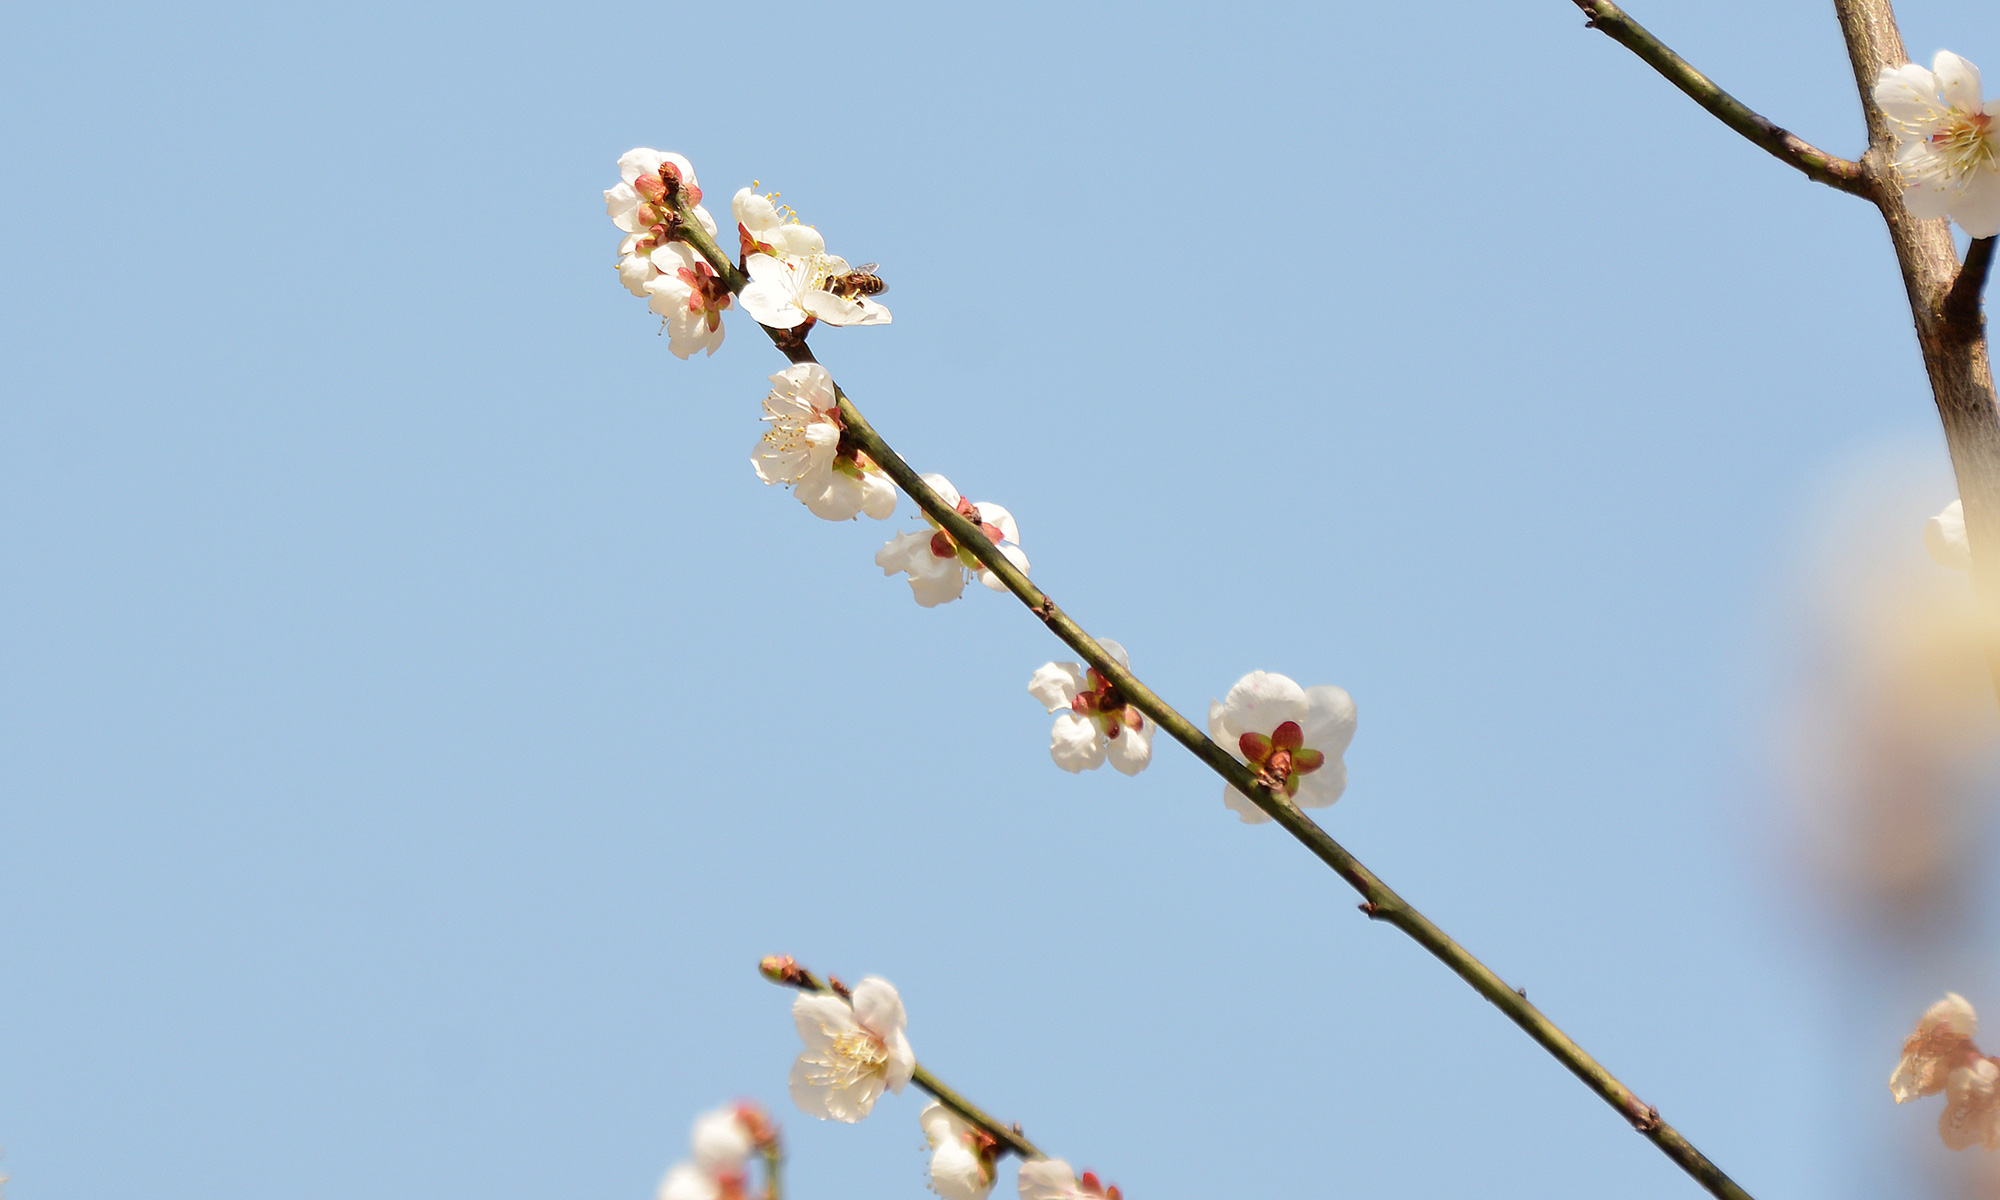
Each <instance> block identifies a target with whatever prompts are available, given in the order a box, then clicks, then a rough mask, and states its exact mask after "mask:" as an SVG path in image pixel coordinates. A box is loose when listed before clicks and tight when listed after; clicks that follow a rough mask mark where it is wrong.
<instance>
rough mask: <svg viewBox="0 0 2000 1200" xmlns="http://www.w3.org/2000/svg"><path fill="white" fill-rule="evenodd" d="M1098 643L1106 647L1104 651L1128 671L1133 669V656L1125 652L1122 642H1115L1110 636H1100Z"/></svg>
mask: <svg viewBox="0 0 2000 1200" xmlns="http://www.w3.org/2000/svg"><path fill="white" fill-rule="evenodd" d="M1097 644H1098V645H1099V646H1101V647H1103V648H1104V652H1105V653H1106V654H1109V655H1110V656H1111V660H1112V661H1113V662H1115V663H1117V664H1118V665H1119V666H1121V667H1124V668H1125V669H1126V670H1128V671H1129V670H1131V669H1132V657H1131V656H1130V655H1128V654H1126V653H1125V647H1124V646H1123V645H1122V644H1120V643H1118V642H1114V641H1112V640H1111V639H1110V638H1098V639H1097Z"/></svg>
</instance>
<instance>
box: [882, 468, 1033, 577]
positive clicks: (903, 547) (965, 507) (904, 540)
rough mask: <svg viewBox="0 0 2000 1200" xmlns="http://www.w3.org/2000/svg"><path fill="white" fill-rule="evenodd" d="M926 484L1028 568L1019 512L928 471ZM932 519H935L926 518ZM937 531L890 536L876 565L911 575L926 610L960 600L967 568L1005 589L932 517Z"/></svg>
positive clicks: (1017, 563) (1015, 561)
mask: <svg viewBox="0 0 2000 1200" xmlns="http://www.w3.org/2000/svg"><path fill="white" fill-rule="evenodd" d="M923 479H924V482H925V483H927V484H929V485H930V487H931V490H932V491H934V492H936V493H937V494H938V498H939V499H941V500H943V501H944V502H945V503H946V504H948V505H950V506H951V507H952V508H954V509H956V510H957V511H958V513H959V514H960V515H961V516H963V517H965V518H966V519H967V520H969V521H976V522H978V523H979V528H980V531H981V532H982V533H984V534H985V535H986V536H987V538H988V540H990V541H991V542H992V543H993V544H994V545H995V546H997V547H999V549H1000V553H1001V554H1002V555H1004V556H1005V557H1006V559H1007V561H1008V562H1011V563H1013V564H1014V565H1015V566H1016V567H1018V568H1020V570H1021V571H1022V573H1024V574H1025V573H1026V572H1027V570H1028V556H1027V555H1026V554H1025V553H1023V552H1022V550H1021V547H1020V546H1019V545H1018V543H1019V541H1020V539H1021V531H1020V530H1019V529H1018V528H1017V527H1016V526H1015V524H1014V514H1012V513H1010V512H1008V511H1007V510H1006V509H1004V508H1002V507H1000V506H999V505H998V504H994V503H992V502H991V501H987V500H981V501H979V502H978V503H976V504H975V503H973V502H972V501H970V500H967V499H966V498H965V497H963V496H961V495H959V494H958V489H957V488H955V487H953V486H951V481H950V480H949V479H946V478H945V477H944V476H942V475H926V476H924V477H923ZM924 519H925V520H926V521H929V520H930V518H929V517H925V518H924ZM931 529H932V532H930V533H924V532H910V533H899V534H897V535H896V536H895V537H894V538H891V539H890V540H889V544H888V545H886V546H884V547H882V548H881V549H880V550H877V551H876V552H875V565H876V566H878V567H880V568H882V573H883V574H884V575H894V574H896V573H897V572H898V571H904V572H907V573H908V574H909V576H910V591H911V592H912V593H913V594H914V595H915V596H916V598H917V603H918V604H921V605H923V606H924V607H925V608H936V607H937V606H938V605H940V604H944V603H947V602H949V601H952V600H956V599H958V598H959V596H960V595H961V594H962V593H963V592H964V591H965V578H966V572H967V571H971V572H973V573H974V574H976V575H977V576H978V577H979V582H981V583H983V584H985V585H986V586H987V587H990V588H992V589H993V590H994V591H996V592H1004V591H1006V590H1007V585H1006V584H1005V583H1002V582H1001V581H1000V577H999V576H998V575H995V574H994V573H993V572H992V571H990V570H988V569H987V568H986V566H985V565H984V564H983V563H981V562H980V561H979V560H978V559H977V558H975V557H974V556H973V554H972V552H971V551H970V550H967V549H966V548H965V547H963V546H961V545H959V544H958V543H957V542H956V541H954V540H952V537H951V535H950V534H948V533H946V532H945V531H944V530H943V529H942V528H941V527H939V525H938V524H937V522H935V521H931Z"/></svg>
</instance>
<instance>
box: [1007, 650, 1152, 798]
mask: <svg viewBox="0 0 2000 1200" xmlns="http://www.w3.org/2000/svg"><path fill="white" fill-rule="evenodd" d="M1097 644H1098V645H1100V646H1102V647H1103V648H1104V652H1105V653H1106V654H1109V655H1110V656H1111V657H1112V658H1114V659H1116V660H1117V662H1118V665H1119V666H1121V667H1129V666H1130V665H1131V662H1130V660H1129V659H1127V658H1126V656H1125V647H1123V646H1121V645H1119V644H1118V643H1117V642H1114V641H1112V640H1111V639H1109V638H1100V639H1098V643H1097ZM1028 692H1029V694H1030V695H1032V696H1034V698H1035V699H1037V700H1039V701H1041V702H1042V706H1043V707H1045V708H1047V709H1048V710H1049V711H1050V712H1052V713H1055V714H1057V715H1056V723H1055V728H1054V729H1053V730H1051V731H1050V733H1049V757H1050V758H1052V759H1054V760H1055V764H1056V765H1057V766H1059V767H1061V768H1062V769H1063V770H1065V771H1069V772H1071V773H1075V772H1080V771H1091V770H1095V769H1096V768H1098V767H1101V766H1103V765H1104V764H1105V762H1106V761H1109V762H1110V763H1111V765H1112V766H1114V767H1116V768H1117V769H1118V770H1119V771H1120V772H1122V773H1123V774H1126V775H1137V774H1138V773H1139V772H1141V771H1143V770H1145V769H1146V764H1147V763H1149V762H1151V761H1152V760H1153V730H1154V729H1155V728H1157V727H1156V726H1155V725H1154V724H1153V722H1152V721H1150V720H1148V719H1147V718H1146V717H1145V716H1144V714H1142V713H1140V711H1139V710H1138V709H1136V708H1134V707H1132V706H1131V704H1129V703H1128V702H1127V701H1126V699H1125V697H1124V696H1123V695H1122V694H1120V692H1119V691H1118V689H1117V688H1116V687H1114V686H1112V684H1111V681H1110V680H1108V679H1106V678H1105V677H1104V676H1103V675H1102V674H1100V673H1099V672H1098V670H1097V668H1096V667H1086V666H1084V664H1082V663H1073V662H1052V663H1044V664H1042V666H1041V668H1040V669H1039V670H1037V671H1036V672H1035V673H1034V675H1033V676H1032V677H1030V678H1029V680H1028Z"/></svg>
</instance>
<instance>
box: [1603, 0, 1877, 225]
mask: <svg viewBox="0 0 2000 1200" xmlns="http://www.w3.org/2000/svg"><path fill="white" fill-rule="evenodd" d="M1575 3H1576V6H1577V7H1578V8H1580V9H1582V10H1583V15H1584V16H1585V17H1587V18H1589V24H1590V27H1591V28H1592V29H1595V30H1598V31H1600V32H1602V33H1604V34H1606V35H1607V36H1609V37H1610V38H1611V40H1612V41H1614V42H1617V43H1618V44H1619V45H1621V46H1623V47H1625V48H1626V49H1627V50H1630V51H1631V52H1632V53H1634V54H1636V55H1638V56H1639V57H1640V58H1641V59H1643V60H1644V61H1645V63H1646V65H1647V66H1649V67H1651V68H1653V69H1654V70H1655V71H1658V72H1659V73H1660V74H1662V75H1664V76H1666V78H1667V82H1669V83H1671V84H1673V85H1674V86H1675V87H1677V88H1679V89H1680V90H1681V91H1683V92H1686V93H1687V94H1688V96H1689V97H1690V98H1691V99H1693V100H1694V102H1695V103H1696V104H1699V105H1701V106H1702V107H1703V108H1705V109H1707V110H1708V111H1709V112H1711V113H1713V114H1714V115H1715V116H1716V118H1717V119H1718V120H1720V121H1721V122H1722V123H1723V124H1724V125H1727V126H1729V127H1730V128H1731V129H1734V130H1735V131H1736V132H1738V133H1740V134H1742V135H1743V136H1744V137H1746V138H1748V139H1750V141H1752V142H1754V143H1755V144H1757V145H1759V146H1762V147H1763V148H1764V149H1765V150H1766V151H1768V152H1769V153H1770V154H1771V155H1772V156H1773V157H1775V158H1777V159H1778V161H1780V162H1783V163H1788V164H1790V165H1792V166H1794V167H1797V168H1798V169H1799V170H1801V171H1803V172H1805V174H1806V176H1807V177H1808V178H1811V179H1815V180H1818V181H1819V182H1820V183H1823V184H1826V185H1827V186H1828V187H1834V188H1839V189H1840V190H1841V191H1843V192H1848V193H1851V194H1853V195H1856V196H1860V197H1862V198H1864V199H1868V200H1873V199H1874V198H1875V192H1874V188H1873V187H1872V186H1871V185H1870V183H1869V181H1868V178H1867V175H1866V173H1865V172H1863V171H1862V169H1861V164H1860V163H1858V162H1854V161H1851V160H1849V159H1845V158H1840V157H1838V156H1837V155H1832V154H1828V153H1827V152H1826V151H1824V150H1822V149H1820V148H1819V147H1818V146H1815V145H1813V144H1812V143H1811V142H1808V141H1806V140H1805V139H1804V138H1802V137H1800V136H1798V135H1797V134H1795V133H1793V132H1792V131H1790V130H1789V129H1785V128H1783V127H1781V126H1779V125H1775V124H1773V123H1772V122H1771V121H1770V120H1768V119H1766V118H1765V117H1764V116H1763V115H1761V114H1760V113H1758V112H1756V111H1755V110H1753V109H1751V108H1750V107H1749V106H1748V105H1746V104H1744V103H1743V102H1742V101H1741V100H1738V99H1737V98H1736V97H1734V96H1732V95H1730V94H1729V93H1728V92H1725V91H1723V90H1722V89H1721V88H1719V87H1717V86H1716V85H1715V81H1714V80H1712V79H1710V78H1709V77H1708V76H1706V75H1704V74H1702V73H1701V72H1700V71H1697V70H1695V69H1694V67H1693V66H1692V65H1691V64H1690V63H1689V62H1688V61H1687V60H1686V59H1684V58H1682V57H1681V56H1680V55H1678V54H1675V53H1674V52H1673V51H1672V50H1671V49H1669V48H1668V47H1667V45H1666V44H1665V43H1664V42H1662V41H1660V39H1658V38H1656V37H1654V36H1653V35H1652V34H1651V33H1648V32H1647V31H1646V27H1645V26H1643V25H1641V24H1639V23H1638V22H1637V21H1634V20H1633V19H1632V18H1631V17H1630V16H1627V15H1626V13H1625V10H1624V9H1622V8H1619V7H1618V6H1617V5H1616V4H1614V3H1612V0H1575Z"/></svg>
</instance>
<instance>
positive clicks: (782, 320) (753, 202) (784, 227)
mask: <svg viewBox="0 0 2000 1200" xmlns="http://www.w3.org/2000/svg"><path fill="white" fill-rule="evenodd" d="M775 198H776V197H775V196H760V195H758V194H757V193H756V192H754V191H752V190H751V189H750V188H744V189H742V190H741V191H739V192H737V193H736V197H735V199H734V200H732V201H731V202H730V207H731V208H732V209H733V210H734V211H735V214H736V230H737V237H738V240H739V241H740V243H741V245H742V251H743V270H744V272H745V273H746V274H748V275H749V276H750V282H749V284H748V285H746V286H745V287H744V289H743V292H742V296H741V297H740V298H741V299H742V301H743V310H744V311H745V312H747V313H749V314H750V315H751V316H752V317H754V318H756V319H757V321H758V322H759V323H761V324H764V325H768V326H770V327H771V328H773V329H794V328H797V327H798V326H800V325H803V324H804V323H805V322H806V321H808V320H820V321H824V322H826V323H827V324H829V325H887V324H888V323H889V319H890V318H889V310H888V309H887V308H884V307H883V306H882V305H881V304H879V303H877V302H876V301H875V300H873V299H870V297H871V296H873V295H875V294H876V293H877V292H879V291H880V290H881V279H880V278H879V277H877V276H875V275H873V274H871V273H868V272H863V271H856V270H852V269H851V268H850V267H849V266H848V263H847V260H846V259H844V258H841V257H840V256H839V255H837V254H828V253H827V252H826V239H825V238H823V237H821V236H820V233H819V231H818V230H817V229H814V228H813V227H812V226H810V225H801V224H799V223H798V219H797V215H796V214H794V213H792V211H791V210H790V209H788V208H787V209H780V208H779V207H778V206H777V204H775V203H774V201H775Z"/></svg>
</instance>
